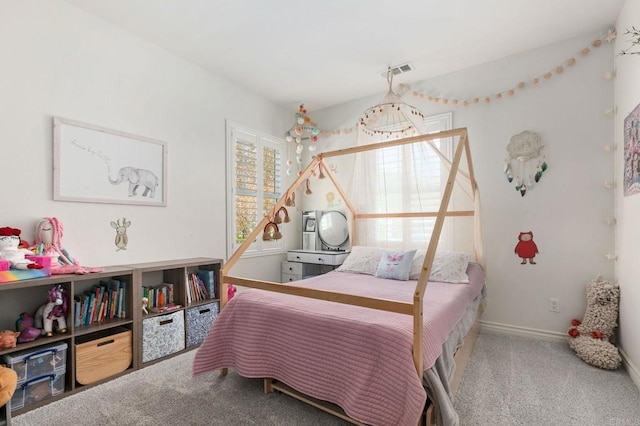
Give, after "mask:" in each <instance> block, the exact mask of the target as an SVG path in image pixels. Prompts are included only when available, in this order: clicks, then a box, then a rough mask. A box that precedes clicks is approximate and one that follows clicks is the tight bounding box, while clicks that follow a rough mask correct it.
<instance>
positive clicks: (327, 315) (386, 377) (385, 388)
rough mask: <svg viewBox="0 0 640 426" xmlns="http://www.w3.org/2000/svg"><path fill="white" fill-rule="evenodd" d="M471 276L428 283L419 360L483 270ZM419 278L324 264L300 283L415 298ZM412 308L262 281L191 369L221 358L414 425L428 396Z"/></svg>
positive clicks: (240, 299)
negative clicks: (281, 289) (418, 367)
mask: <svg viewBox="0 0 640 426" xmlns="http://www.w3.org/2000/svg"><path fill="white" fill-rule="evenodd" d="M468 274H469V278H470V281H471V284H468V285H467V284H446V283H438V282H432V283H429V285H428V286H427V292H426V297H425V308H424V324H425V326H424V336H425V339H424V352H423V353H424V367H425V369H428V368H430V367H431V366H433V364H434V363H435V361H436V359H437V358H438V356H440V354H441V352H442V344H443V343H444V342H445V340H447V337H448V335H449V333H450V332H451V330H453V328H454V326H455V324H456V323H457V322H458V321H459V320H460V319H461V318H462V316H463V314H464V312H465V308H466V305H467V304H468V303H469V302H471V301H472V300H473V299H474V298H475V297H476V296H477V295H478V294H480V291H481V289H482V286H483V285H484V277H483V275H482V271H481V268H480V267H479V266H478V265H475V264H470V266H469V270H468ZM415 284H416V282H415V281H395V280H386V279H380V278H375V277H372V276H370V275H360V274H350V273H344V272H336V271H334V272H330V273H328V274H325V275H321V276H319V277H314V278H310V279H306V280H303V281H297V282H296V285H304V286H309V287H313V288H321V289H325V290H331V291H338V292H342V293H350V294H360V295H366V296H372V297H376V298H383V299H390V300H397V301H404V302H411V300H412V297H413V291H414V289H415ZM412 321H413V317H412V316H409V315H402V314H395V313H391V312H384V311H378V310H374V309H367V308H361V307H357V306H351V305H344V304H340V303H333V302H326V301H321V300H315V299H308V298H303V297H299V296H291V295H285V294H280V293H272V292H267V291H262V290H254V289H252V290H246V291H242V292H239V293H238V294H237V295H236V296H235V297H234V298H233V299H232V300H231V302H230V303H229V304H228V305H227V306H226V307H225V309H223V310H222V312H221V314H220V315H219V316H218V318H217V319H216V321H215V323H214V326H213V328H212V329H211V331H210V333H209V335H208V337H207V338H206V340H205V341H204V343H203V344H202V345H201V346H200V348H199V349H198V352H197V353H196V356H195V360H194V365H193V373H194V374H202V373H205V372H208V371H212V370H217V369H220V368H223V367H229V368H235V369H236V370H237V372H238V373H239V374H240V375H242V376H244V377H253V378H263V377H271V378H274V379H277V380H279V381H282V382H284V383H286V384H287V385H289V386H291V387H293V388H294V389H296V390H298V391H300V392H303V393H305V394H307V395H310V396H313V397H315V398H318V399H321V400H326V401H330V402H333V403H335V404H338V405H339V406H340V407H342V408H343V409H344V410H345V412H346V413H347V414H348V415H349V416H351V417H352V418H354V419H356V420H358V421H361V422H363V423H366V424H371V425H416V424H418V420H419V418H420V415H421V413H422V410H423V407H424V404H425V402H426V392H425V390H424V388H423V385H422V378H421V377H418V375H417V374H416V371H415V366H414V363H413V358H412V350H411V348H412V342H413V328H412Z"/></svg>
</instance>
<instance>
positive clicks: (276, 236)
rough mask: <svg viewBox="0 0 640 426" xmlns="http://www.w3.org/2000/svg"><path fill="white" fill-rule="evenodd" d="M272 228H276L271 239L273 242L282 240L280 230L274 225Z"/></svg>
mask: <svg viewBox="0 0 640 426" xmlns="http://www.w3.org/2000/svg"><path fill="white" fill-rule="evenodd" d="M273 226H275V227H276V229H275V232H274V233H273V237H272V238H273V239H274V240H279V239H281V238H282V234H281V233H280V229H279V228H278V225H276V224H275V223H274V224H273Z"/></svg>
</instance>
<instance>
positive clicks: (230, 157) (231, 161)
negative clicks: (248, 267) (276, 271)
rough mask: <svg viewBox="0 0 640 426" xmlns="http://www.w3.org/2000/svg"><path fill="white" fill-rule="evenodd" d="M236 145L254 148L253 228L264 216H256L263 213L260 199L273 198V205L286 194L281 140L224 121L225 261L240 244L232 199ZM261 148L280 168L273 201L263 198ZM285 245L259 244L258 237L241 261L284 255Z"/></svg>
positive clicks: (282, 241) (233, 200)
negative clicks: (275, 158)
mask: <svg viewBox="0 0 640 426" xmlns="http://www.w3.org/2000/svg"><path fill="white" fill-rule="evenodd" d="M237 142H245V143H246V142H248V143H254V144H255V145H256V147H257V170H256V178H257V183H256V185H257V188H259V189H258V190H257V191H256V197H257V212H258V213H257V217H256V224H259V223H260V222H261V221H262V219H263V217H264V216H260V211H263V206H264V199H265V198H273V199H274V200H275V201H276V202H277V200H279V199H280V197H281V196H282V193H284V191H286V189H287V188H286V187H285V185H286V184H287V181H286V179H285V174H284V167H283V166H284V161H285V159H286V143H285V141H284V140H283V139H280V138H277V137H275V136H272V135H269V134H266V133H262V132H259V131H256V130H253V129H251V128H249V127H247V126H243V125H241V124H238V123H235V122H233V121H229V120H227V121H226V144H225V145H226V165H227V166H226V169H227V170H226V171H227V182H226V189H227V191H226V192H227V196H226V203H227V224H228V226H227V230H226V231H227V235H226V240H227V258H229V257H230V256H231V255H232V254H233V253H234V252H235V251H236V250H237V249H238V247H239V246H240V245H241V244H242V243H236V225H237V224H236V200H235V197H236V195H237V194H238V188H237V187H236V171H237V162H236V143H237ZM265 147H269V148H272V149H275V150H277V151H279V154H280V164H279V166H280V167H279V179H280V192H276V193H275V197H272V196H265V194H264V192H263V189H260V188H264V186H263V184H262V182H263V181H262V179H263V177H264V169H263V165H264V159H263V149H264V148H265ZM285 252H286V250H285V243H284V238H281V239H279V240H270V241H263V240H262V238H261V237H260V236H258V237H257V238H256V239H255V241H254V242H253V243H252V244H251V245H250V246H249V247H248V248H247V250H246V251H245V252H244V253H243V255H242V257H243V258H246V257H255V256H267V255H274V254H281V253H285Z"/></svg>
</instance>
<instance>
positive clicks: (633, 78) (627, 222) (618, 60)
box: [615, 0, 640, 386]
mask: <svg viewBox="0 0 640 426" xmlns="http://www.w3.org/2000/svg"><path fill="white" fill-rule="evenodd" d="M638 16H640V0H627V1H626V2H625V4H624V7H623V8H622V11H621V12H620V16H619V18H618V22H617V24H616V28H617V29H618V38H617V39H616V42H615V52H616V53H618V52H620V51H621V50H622V49H627V48H628V47H629V46H630V41H631V38H630V37H629V36H625V35H624V32H625V30H626V29H630V28H631V27H632V26H634V25H635V26H636V28H638V21H637V19H635V20H634V18H637V17H638ZM635 51H638V49H635ZM615 66H616V80H615V101H616V109H617V113H616V117H615V135H616V137H615V141H616V146H617V148H618V149H617V150H616V151H615V170H616V172H615V180H616V182H617V183H618V185H617V188H616V191H615V194H616V218H617V221H618V225H617V227H616V253H617V254H618V256H619V258H618V265H617V268H616V270H617V271H616V272H617V278H618V283H619V284H620V345H621V346H622V347H623V348H624V355H625V361H626V362H627V366H628V369H629V371H630V373H631V374H632V377H633V378H634V380H635V382H636V384H637V385H638V386H640V333H638V326H640V311H639V310H638V306H640V279H639V278H638V277H640V262H638V255H639V254H640V223H639V222H638V218H640V195H632V196H630V197H624V195H623V185H622V182H623V173H624V167H623V164H624V149H623V147H624V137H623V128H624V127H623V126H624V119H625V117H627V115H629V113H630V112H631V111H632V110H633V109H634V108H635V107H636V106H637V105H638V104H639V103H640V79H639V78H638V76H639V75H640V55H629V56H615Z"/></svg>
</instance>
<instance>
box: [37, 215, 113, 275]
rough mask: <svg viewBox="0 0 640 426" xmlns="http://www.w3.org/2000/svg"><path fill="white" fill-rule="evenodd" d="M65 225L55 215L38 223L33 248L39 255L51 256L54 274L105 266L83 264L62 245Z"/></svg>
mask: <svg viewBox="0 0 640 426" xmlns="http://www.w3.org/2000/svg"><path fill="white" fill-rule="evenodd" d="M62 235H63V226H62V223H60V221H59V220H58V219H57V218H55V217H45V218H42V219H41V220H40V221H38V224H37V225H36V241H35V242H34V246H33V247H31V250H32V251H33V252H34V253H35V254H36V255H38V256H49V257H51V273H52V274H87V273H90V272H100V271H103V270H104V268H90V267H86V266H81V265H80V263H79V262H78V260H77V259H75V258H74V257H72V256H71V255H70V254H69V252H68V251H67V249H65V248H64V247H63V246H62Z"/></svg>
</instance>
